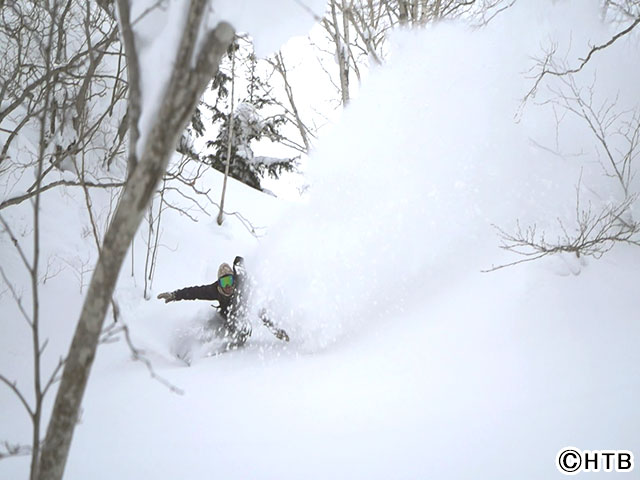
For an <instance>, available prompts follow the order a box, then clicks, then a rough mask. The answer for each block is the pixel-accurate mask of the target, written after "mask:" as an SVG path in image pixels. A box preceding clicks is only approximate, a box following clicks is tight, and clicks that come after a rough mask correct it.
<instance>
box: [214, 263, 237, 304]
mask: <svg viewBox="0 0 640 480" xmlns="http://www.w3.org/2000/svg"><path fill="white" fill-rule="evenodd" d="M228 277H231V278H230V279H229V278H228ZM234 278H235V277H234V275H233V270H232V269H231V267H230V266H229V265H228V264H227V263H223V264H222V265H220V268H218V292H219V293H220V295H224V296H225V297H230V296H231V295H232V294H233V290H234V287H235V281H234ZM223 279H226V280H227V281H225V282H223ZM223 283H224V284H225V285H224V287H223V286H222V285H223Z"/></svg>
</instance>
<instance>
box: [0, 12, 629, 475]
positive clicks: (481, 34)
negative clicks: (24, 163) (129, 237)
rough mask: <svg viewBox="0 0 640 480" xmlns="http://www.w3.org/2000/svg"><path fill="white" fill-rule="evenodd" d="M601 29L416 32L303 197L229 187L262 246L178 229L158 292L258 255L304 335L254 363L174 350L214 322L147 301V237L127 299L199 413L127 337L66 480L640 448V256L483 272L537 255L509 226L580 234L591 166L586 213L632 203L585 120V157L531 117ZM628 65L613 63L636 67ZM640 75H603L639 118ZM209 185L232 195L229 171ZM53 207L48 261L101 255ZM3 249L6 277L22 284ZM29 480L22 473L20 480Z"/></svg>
mask: <svg viewBox="0 0 640 480" xmlns="http://www.w3.org/2000/svg"><path fill="white" fill-rule="evenodd" d="M597 18H598V17H597V11H596V10H595V8H594V9H589V8H587V7H586V6H585V4H584V3H582V2H569V3H567V4H563V5H554V7H553V8H551V7H549V6H548V5H544V6H542V5H541V6H538V7H535V6H532V5H526V6H522V5H521V6H519V8H518V9H513V10H512V11H509V12H506V13H505V14H504V15H503V16H502V17H500V18H499V20H497V21H496V22H495V23H494V24H491V25H490V27H489V28H488V29H487V30H483V31H474V32H469V31H467V30H466V29H465V28H463V27H461V26H456V25H448V24H442V25H438V26H436V27H433V28H429V29H426V30H425V31H421V32H397V33H395V34H394V37H393V42H392V43H393V45H394V48H393V53H392V58H391V59H390V61H389V64H388V65H387V66H385V67H383V68H380V69H376V70H374V71H373V72H372V74H371V76H370V78H369V79H368V80H367V82H366V83H365V84H364V85H363V87H362V89H361V91H360V94H359V98H358V100H357V101H354V102H353V104H352V105H351V107H350V108H349V109H347V110H346V111H345V112H344V115H343V116H342V119H341V121H340V123H339V125H338V126H336V128H335V129H334V130H333V132H332V133H331V134H329V135H328V136H327V137H326V138H325V139H323V141H322V142H321V144H320V145H319V147H318V149H317V151H316V152H315V153H314V156H313V158H312V160H311V163H312V164H313V169H312V172H311V173H310V179H311V183H312V185H313V187H312V190H311V193H310V195H309V198H308V201H307V202H306V203H303V204H295V205H284V204H283V203H282V202H280V201H278V200H277V199H274V198H272V197H269V196H265V195H262V194H259V193H257V192H255V191H252V190H250V189H246V188H244V187H242V186H241V185H239V184H237V183H236V182H233V181H232V182H231V190H230V191H229V192H228V195H229V197H228V202H229V209H230V210H233V211H235V210H238V211H241V212H242V213H243V214H244V215H245V216H246V217H248V218H250V219H251V220H252V221H253V222H254V223H255V224H257V225H260V226H270V228H269V229H268V232H267V235H266V236H265V237H264V238H260V239H255V238H253V237H252V236H251V235H249V234H248V232H247V231H246V230H245V229H244V228H243V227H242V225H240V224H239V222H238V221H237V219H235V218H234V217H227V220H226V222H225V224H224V225H223V226H222V227H218V226H217V225H216V224H215V220H214V218H213V217H204V216H201V218H200V222H199V223H192V222H190V221H188V220H187V219H186V218H184V217H180V216H178V215H176V214H171V213H170V214H169V215H167V216H166V219H165V222H166V223H165V226H164V234H163V237H162V242H163V244H165V245H166V246H167V247H168V248H166V249H164V250H163V251H162V252H161V254H160V260H159V265H158V271H157V276H156V279H155V281H154V292H155V293H158V292H160V291H164V290H172V289H175V288H179V287H182V286H186V285H195V284H202V283H210V282H212V281H213V280H214V279H215V272H216V270H217V267H218V264H219V263H220V262H222V261H231V260H232V259H233V257H234V256H235V255H236V254H245V256H246V257H247V263H248V265H249V267H250V268H251V269H252V271H253V272H254V274H255V276H256V281H257V283H258V295H259V297H260V301H261V302H263V303H264V304H266V305H269V307H270V308H271V309H272V310H273V311H274V313H275V314H276V316H277V318H278V320H279V321H280V322H281V324H282V325H283V326H284V327H285V328H287V330H288V331H289V333H290V334H291V336H292V341H291V343H290V344H282V343H280V342H278V341H277V340H276V339H274V338H273V337H272V336H271V335H270V334H269V333H268V332H267V331H266V330H265V329H264V328H262V327H261V326H260V325H258V324H257V322H256V323H255V324H254V335H253V337H252V339H251V341H250V343H249V344H248V346H247V347H246V348H244V349H242V350H241V351H237V352H232V353H229V354H225V355H223V356H219V357H216V358H206V359H199V360H196V361H195V362H194V364H193V366H192V367H191V368H187V367H185V366H184V365H182V364H181V363H180V362H178V361H176V360H175V359H174V358H173V355H172V349H173V347H174V345H175V342H176V341H177V339H178V338H180V336H181V335H184V334H185V332H186V333H187V334H189V332H194V331H195V330H197V328H198V327H199V326H201V325H202V323H203V321H204V320H205V319H206V318H207V316H208V315H209V314H210V312H211V307H210V306H209V305H208V302H199V303H198V302H180V303H176V304H170V305H165V304H164V303H162V302H160V301H157V300H155V299H154V300H150V301H144V300H142V288H141V285H140V283H141V278H140V276H141V270H140V268H142V266H143V264H142V263H141V262H142V260H140V259H141V258H143V256H142V250H141V246H142V242H141V241H140V242H138V245H137V251H136V257H135V258H136V259H137V260H135V261H136V262H138V263H137V265H138V272H137V277H136V279H135V281H134V280H132V279H131V278H130V277H129V275H130V273H129V268H128V267H127V266H125V267H124V269H123V273H122V277H121V281H120V283H119V286H118V289H117V294H116V295H117V298H118V300H119V302H120V304H121V307H123V315H124V320H125V321H126V322H127V324H128V325H129V326H130V328H131V330H132V334H133V339H134V342H135V343H136V344H137V345H138V346H139V347H141V348H143V349H145V351H146V352H147V354H148V357H149V358H150V359H151V360H152V361H153V363H154V366H155V369H156V371H157V373H159V374H160V375H162V376H163V377H164V378H166V379H168V380H169V381H170V382H172V383H173V384H175V385H176V386H178V387H180V388H181V389H183V390H184V392H185V394H184V395H182V396H180V395H175V394H172V393H171V392H169V391H168V390H167V389H166V388H165V387H164V386H162V385H161V384H159V383H158V382H155V381H153V380H151V379H149V377H148V373H147V371H146V369H145V368H144V366H143V365H141V364H140V363H133V362H132V361H131V360H130V357H129V354H128V350H127V348H126V346H125V345H124V343H123V342H119V343H116V344H112V345H104V346H102V347H101V348H100V350H99V353H98V357H97V361H96V365H95V366H94V371H93V372H92V376H91V379H90V381H89V386H88V390H87V394H86V396H85V400H84V403H83V408H84V411H83V416H82V423H81V424H80V425H79V426H78V428H77V429H76V433H75V437H74V441H73V445H72V449H71V455H70V458H69V462H68V464H67V471H66V478H69V479H81V478H96V479H101V478H105V479H110V478H147V477H153V478H158V479H163V478H167V479H169V478H176V477H180V478H292V479H293V478H302V477H304V478H441V479H442V478H450V479H462V478H469V479H471V478H473V479H477V478H491V479H497V478H505V479H506V478H509V479H512V478H518V479H525V478H526V479H541V478H544V479H547V478H561V475H560V473H559V472H558V471H557V470H556V467H555V464H554V460H555V456H556V454H557V452H558V451H559V450H560V449H561V448H562V447H566V446H569V445H572V446H576V447H578V448H581V449H631V450H633V449H634V448H636V449H637V445H639V444H640V433H638V432H640V416H639V415H638V413H637V407H636V404H637V398H638V393H639V392H640V382H639V380H638V379H639V376H638V374H639V373H640V371H639V370H640V367H639V365H640V351H639V350H638V348H637V344H638V340H639V338H640V328H639V326H638V313H637V312H638V311H640V298H639V297H638V288H637V284H638V283H637V282H638V273H637V272H638V271H640V256H639V255H638V251H637V248H633V247H628V246H619V247H617V248H616V249H614V250H613V251H612V252H611V253H609V254H608V255H606V256H605V257H604V258H602V259H601V260H599V261H595V260H593V259H581V260H578V259H576V258H573V257H571V256H564V257H560V256H559V257H551V258H547V259H543V260H541V261H538V262H535V263H530V264H523V265H520V266H517V267H513V268H508V269H503V270H500V271H497V272H493V273H482V272H481V270H482V269H486V268H490V267H491V266H492V265H499V264H502V263H506V262H510V261H513V260H515V258H514V257H513V256H511V255H509V254H507V253H505V252H502V251H501V250H499V249H498V248H497V244H498V239H497V237H496V234H495V230H494V229H493V228H492V226H491V224H497V225H500V226H502V227H504V228H506V229H509V228H512V227H513V226H514V224H515V221H516V219H520V221H521V222H522V223H523V224H528V223H530V222H537V223H538V224H539V225H540V228H545V229H547V231H549V232H550V236H553V235H555V230H554V228H557V227H556V223H555V222H556V221H555V219H556V217H560V218H563V219H564V220H565V221H566V222H570V221H571V219H572V215H573V210H574V206H575V203H574V202H575V189H574V188H575V185H576V184H577V181H578V178H579V176H580V174H581V173H582V185H584V192H583V195H584V196H585V200H586V199H589V200H592V201H593V202H603V201H604V200H600V199H599V198H598V196H597V195H595V194H593V193H592V192H598V193H599V196H600V198H605V199H606V198H608V197H609V196H613V195H616V186H615V184H613V183H611V180H610V179H608V178H606V177H605V176H604V175H602V172H601V170H600V167H599V165H597V162H594V156H593V145H594V143H595V142H594V140H593V138H592V136H591V135H590V134H589V132H588V131H586V130H585V129H584V128H583V126H582V124H581V123H580V122H578V121H576V120H575V119H572V117H567V118H566V119H565V120H564V122H563V124H562V126H561V128H560V130H559V131H560V134H561V136H560V138H561V139H562V141H561V144H560V145H559V147H560V149H561V150H562V151H564V152H574V151H578V150H580V149H583V150H584V151H585V152H586V154H585V155H584V156H582V157H578V158H574V157H570V156H566V157H565V158H560V157H558V156H556V155H553V154H551V153H549V152H548V151H547V150H544V149H540V148H537V147H536V146H535V145H534V144H533V143H532V142H531V139H533V140H535V141H536V142H537V143H538V144H543V145H554V144H555V136H556V125H555V122H554V117H553V112H551V111H550V109H549V108H548V106H536V105H534V104H530V105H528V106H527V107H526V108H525V109H524V111H523V112H522V117H521V118H520V121H519V122H517V123H516V122H515V121H514V115H516V113H517V112H518V111H519V106H520V105H519V100H520V99H521V98H522V96H523V95H524V93H526V91H527V88H528V87H529V86H530V83H529V81H527V80H526V79H525V78H524V77H523V73H522V72H524V71H526V69H527V67H528V66H529V65H530V62H531V60H530V55H532V54H534V53H536V52H538V48H539V45H540V43H541V42H543V41H544V40H545V39H546V38H547V35H550V34H552V33H553V32H556V33H557V32H566V31H567V28H568V27H569V26H571V27H572V30H571V31H572V35H571V38H572V46H573V48H574V49H578V45H580V44H583V45H584V44H586V42H581V40H585V39H587V38H590V39H591V40H592V41H593V42H595V41H597V40H598V39H601V38H606V36H607V34H608V32H607V30H606V29H604V28H603V27H602V26H601V25H600V24H599V23H598V21H597ZM523 25H527V30H526V31H528V32H531V34H530V35H527V36H525V35H521V34H520V33H521V32H522V31H523V29H524V27H523ZM619 48H620V50H619V51H615V50H614V51H613V53H612V54H611V55H613V58H612V57H606V58H603V59H602V60H601V61H602V63H601V64H600V65H601V66H602V68H604V69H605V70H606V68H607V67H608V66H610V65H619V64H617V63H616V55H624V54H625V48H628V47H625V46H624V45H622V46H620V47H619ZM618 58H620V57H618ZM620 68H621V67H620ZM624 68H625V70H624V72H625V75H618V76H617V77H618V78H616V77H613V76H612V75H609V74H608V73H606V71H605V72H603V73H602V74H601V73H598V79H599V81H601V82H602V89H603V90H602V92H603V95H611V93H612V92H614V93H615V92H616V91H617V89H618V88H620V89H621V92H622V93H621V96H620V102H621V107H631V106H633V105H634V102H637V97H634V96H633V95H632V92H631V90H630V89H629V88H628V87H629V85H637V82H636V83H633V82H634V80H633V79H636V80H638V76H639V75H640V69H638V67H637V66H630V65H626V64H625V66H624ZM585 75H586V77H587V80H586V82H587V83H590V82H591V80H592V78H591V76H590V72H586V74H585ZM614 80H620V82H617V81H616V82H614ZM541 95H542V97H540V98H541V99H544V95H545V92H541ZM636 95H637V94H636ZM563 132H564V133H566V132H569V133H571V135H566V134H565V135H562V133H563ZM208 180H209V182H210V186H211V187H212V188H213V189H214V191H217V190H218V189H219V187H220V184H221V179H220V177H219V176H218V175H217V174H215V173H212V174H211V175H210V176H209V178H208ZM590 192H591V193H590ZM45 198H46V199H47V201H46V202H43V203H44V205H43V209H44V212H45V215H44V216H43V218H44V219H45V221H46V222H47V224H46V226H45V230H46V231H47V232H48V235H47V251H46V255H54V254H56V255H59V256H62V257H64V258H75V257H77V256H78V253H77V252H80V255H82V252H83V251H88V249H89V247H90V243H91V242H90V239H88V238H84V239H82V237H81V226H80V225H81V224H82V222H83V221H84V220H83V218H84V217H83V214H82V213H81V212H82V211H83V205H82V202H81V201H80V200H77V201H76V200H74V198H73V197H72V196H67V197H65V196H61V195H59V194H56V193H54V192H50V193H47V196H46V197H45ZM100 200H101V201H102V202H104V203H106V201H105V199H98V198H96V200H95V201H96V202H98V201H100ZM16 211H17V209H16ZM27 214H28V212H27V210H26V209H23V210H22V211H21V212H20V213H16V214H14V215H16V217H14V219H15V221H17V220H18V217H19V215H27ZM214 215H215V214H214ZM74 230H75V231H74ZM1 238H2V242H3V243H2V244H1V249H2V250H1V251H2V256H3V266H4V265H5V258H7V262H12V263H11V264H10V266H9V267H7V268H8V269H10V271H11V272H15V274H16V275H18V272H19V271H20V266H19V264H18V262H17V261H16V259H15V258H14V254H13V251H12V250H11V245H10V244H9V243H8V241H7V239H6V238H5V237H4V236H3V237H1ZM129 261H130V260H128V261H127V263H126V265H129ZM8 264H9V263H7V265H8ZM77 285H78V282H77V280H76V279H75V278H74V276H73V270H72V269H70V268H67V269H65V270H63V271H62V272H61V273H60V274H59V275H58V277H56V278H55V279H53V280H51V281H49V282H47V284H46V285H45V286H43V294H44V299H43V301H44V303H45V308H44V311H45V313H44V315H45V318H44V320H43V323H44V324H45V327H46V328H47V335H48V336H50V337H51V338H52V342H51V346H50V347H48V348H49V350H50V351H51V353H50V355H51V356H50V357H48V358H49V361H50V362H52V361H53V360H54V358H55V355H54V352H60V351H63V350H64V346H65V345H66V342H68V339H69V335H70V332H71V331H72V328H73V323H74V321H75V319H76V318H77V316H78V310H79V307H80V302H81V300H82V297H81V295H80V294H79V292H78V288H77ZM0 302H1V306H2V312H3V320H2V323H1V324H0V325H1V328H2V336H0V365H1V366H2V371H3V373H5V374H6V375H7V376H9V377H10V378H18V379H20V383H21V384H26V382H27V378H28V377H27V373H28V371H29V361H28V358H29V354H28V351H29V350H28V337H27V335H26V333H25V331H26V327H25V325H24V324H23V322H22V323H21V322H20V320H19V317H18V314H17V312H16V311H15V310H16V309H15V307H14V306H13V304H12V301H11V299H10V297H9V295H8V294H7V293H5V294H4V295H3V296H2V297H1V298H0ZM23 379H24V380H23ZM0 405H2V406H3V408H2V409H1V410H0V424H1V425H2V426H3V428H2V432H0V440H1V439H4V437H5V436H7V439H10V440H12V441H22V442H25V443H26V442H28V439H29V436H28V435H29V431H28V423H27V420H26V417H25V416H24V415H22V412H21V411H20V407H19V405H18V403H17V402H16V401H15V399H14V398H13V397H12V396H11V394H10V392H8V391H7V389H0ZM635 453H636V456H637V455H638V454H640V452H639V451H636V452H635ZM27 467H28V460H27V459H26V458H19V459H8V460H4V461H2V462H0V478H23V477H25V472H26V469H27ZM591 475H592V476H594V477H595V478H601V477H604V476H606V475H607V474H590V476H591Z"/></svg>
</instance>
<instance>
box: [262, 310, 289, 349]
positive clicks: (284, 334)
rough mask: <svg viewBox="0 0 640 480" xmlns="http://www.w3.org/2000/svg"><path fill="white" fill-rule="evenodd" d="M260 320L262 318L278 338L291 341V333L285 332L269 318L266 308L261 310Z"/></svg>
mask: <svg viewBox="0 0 640 480" xmlns="http://www.w3.org/2000/svg"><path fill="white" fill-rule="evenodd" d="M260 320H262V323H263V324H264V326H265V327H267V328H268V329H269V331H270V332H271V333H273V334H274V335H275V336H276V338H278V339H280V340H284V341H285V342H288V341H289V335H288V334H287V332H285V331H284V330H283V329H282V328H278V327H276V325H275V324H274V323H273V322H272V321H271V319H270V318H269V314H268V313H267V311H266V310H262V311H261V312H260Z"/></svg>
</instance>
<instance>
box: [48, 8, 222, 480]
mask: <svg viewBox="0 0 640 480" xmlns="http://www.w3.org/2000/svg"><path fill="white" fill-rule="evenodd" d="M207 4H208V0H192V1H191V3H190V6H189V12H188V15H187V21H186V24H185V27H184V31H183V34H182V39H181V42H180V46H179V49H178V52H177V56H176V61H175V65H174V68H173V72H172V75H171V79H170V81H169V82H168V86H167V89H166V93H165V95H164V97H163V98H164V99H163V103H162V105H161V107H160V110H159V112H158V114H157V116H156V120H155V123H154V125H153V126H152V128H151V131H150V133H149V134H148V136H147V138H146V141H145V144H144V145H143V149H142V152H143V153H142V155H141V157H140V159H138V162H137V165H136V166H135V168H134V169H133V171H132V172H130V175H129V178H128V181H127V184H126V186H125V188H124V190H123V193H122V196H121V198H120V201H119V204H118V207H117V209H116V212H115V214H114V216H113V219H112V221H111V224H110V225H109V228H108V230H107V232H106V234H105V238H104V243H103V247H102V252H101V253H100V256H99V259H98V262H97V265H96V268H95V270H94V273H93V276H92V278H91V283H90V285H89V290H88V292H87V296H86V298H85V301H84V305H83V307H82V311H81V314H80V319H79V320H78V325H77V327H76V331H75V334H74V337H73V341H72V343H71V347H70V349H69V354H68V356H67V362H66V365H65V368H64V372H63V374H62V380H61V382H60V386H59V389H58V393H57V396H56V400H55V404H54V407H53V413H52V416H51V420H50V422H49V426H48V429H47V435H46V438H45V442H44V445H43V449H42V455H41V459H40V469H39V478H40V479H41V480H60V479H61V478H62V475H63V473H64V468H65V464H66V459H67V456H68V453H69V448H70V445H71V440H72V437H73V431H74V428H75V425H76V422H77V419H78V412H79V410H80V405H81V402H82V397H83V395H84V391H85V388H86V385H87V380H88V377H89V373H90V370H91V366H92V364H93V360H94V358H95V354H96V349H97V345H98V340H99V336H100V332H101V330H102V325H103V323H104V318H105V315H106V313H107V309H108V306H109V304H110V299H111V296H112V293H113V290H114V288H115V285H116V281H117V278H118V274H119V272H120V268H121V266H122V263H123V261H124V258H125V256H126V253H127V250H128V247H129V245H130V244H131V240H132V239H133V236H134V235H135V233H136V231H137V229H138V227H139V225H140V222H141V221H142V217H143V214H144V210H145V209H146V207H147V205H148V203H149V201H150V199H151V197H152V195H153V192H154V191H155V189H156V186H157V185H158V183H159V181H160V179H161V178H162V176H163V174H164V173H165V171H166V169H167V164H168V162H169V158H170V156H171V154H172V152H173V150H174V148H175V145H176V143H177V140H178V138H179V136H180V134H181V133H182V131H183V129H184V128H185V126H186V124H187V121H188V120H189V118H190V117H191V115H192V114H193V111H194V109H195V106H196V103H197V101H198V100H199V98H200V96H201V94H202V92H203V91H204V88H205V87H206V85H207V83H208V82H209V80H210V79H211V78H212V77H213V75H214V74H215V73H216V71H217V69H218V65H219V62H220V59H221V57H222V55H223V54H224V52H225V51H226V49H227V48H228V46H229V44H230V43H231V41H232V39H233V36H234V30H233V28H232V27H231V25H229V24H228V23H225V22H221V23H220V24H218V26H217V27H216V28H215V30H213V31H210V32H209V33H208V34H207V36H206V38H205V40H204V41H203V42H202V47H201V48H200V50H199V52H200V53H199V54H198V56H197V59H196V61H195V66H193V63H194V61H193V59H194V52H195V51H196V46H197V40H198V32H199V31H200V28H201V24H202V21H203V18H204V15H205V9H206V6H207ZM127 54H130V52H127ZM132 54H135V52H132ZM133 151H134V152H135V149H134V150H133Z"/></svg>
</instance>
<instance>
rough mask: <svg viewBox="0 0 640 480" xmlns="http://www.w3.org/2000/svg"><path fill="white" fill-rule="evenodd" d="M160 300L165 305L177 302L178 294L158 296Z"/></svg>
mask: <svg viewBox="0 0 640 480" xmlns="http://www.w3.org/2000/svg"><path fill="white" fill-rule="evenodd" d="M158 300H164V303H169V302H175V301H176V292H164V293H161V294H159V295H158Z"/></svg>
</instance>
